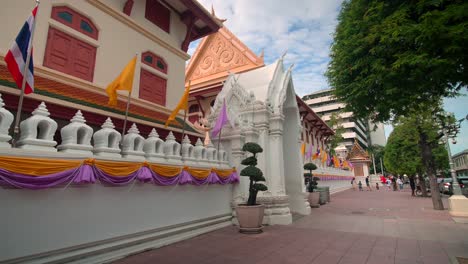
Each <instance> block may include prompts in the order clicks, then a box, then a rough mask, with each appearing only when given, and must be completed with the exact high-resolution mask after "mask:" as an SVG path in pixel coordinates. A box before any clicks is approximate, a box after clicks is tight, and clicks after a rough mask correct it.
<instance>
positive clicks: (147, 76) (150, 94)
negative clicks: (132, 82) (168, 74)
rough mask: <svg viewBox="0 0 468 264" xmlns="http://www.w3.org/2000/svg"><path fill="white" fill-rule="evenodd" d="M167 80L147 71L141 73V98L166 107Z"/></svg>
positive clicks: (143, 70)
mask: <svg viewBox="0 0 468 264" xmlns="http://www.w3.org/2000/svg"><path fill="white" fill-rule="evenodd" d="M166 87H167V80H166V79H164V78H162V77H160V76H158V75H156V74H153V73H151V72H149V71H147V70H145V69H141V73H140V98H141V99H144V100H147V101H150V102H153V103H156V104H159V105H163V106H165V105H166Z"/></svg>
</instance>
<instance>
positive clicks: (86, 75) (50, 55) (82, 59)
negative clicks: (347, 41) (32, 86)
mask: <svg viewBox="0 0 468 264" xmlns="http://www.w3.org/2000/svg"><path fill="white" fill-rule="evenodd" d="M95 62H96V47H93V46H91V45H89V44H88V43H85V42H83V41H81V40H78V39H76V38H74V37H72V36H70V35H68V34H66V33H64V32H61V31H59V30H58V29H55V28H49V35H48V38H47V45H46V51H45V56H44V66H46V67H49V68H51V69H54V70H57V71H60V72H63V73H66V74H70V75H73V76H75V77H78V78H81V79H83V80H87V81H90V82H91V81H93V75H94V64H95Z"/></svg>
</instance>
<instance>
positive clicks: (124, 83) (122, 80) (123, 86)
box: [106, 56, 137, 106]
mask: <svg viewBox="0 0 468 264" xmlns="http://www.w3.org/2000/svg"><path fill="white" fill-rule="evenodd" d="M136 61H137V56H135V57H134V58H133V59H132V60H131V61H130V62H129V63H128V64H127V66H125V68H124V69H123V70H122V72H121V73H120V75H119V76H117V78H115V80H114V81H112V82H111V83H110V84H109V85H108V86H107V88H106V93H107V95H108V96H109V105H112V106H114V105H117V90H124V91H128V92H129V95H128V96H130V92H131V91H132V87H133V79H134V76H135V66H136Z"/></svg>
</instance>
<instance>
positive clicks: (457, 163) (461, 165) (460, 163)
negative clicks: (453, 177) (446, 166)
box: [452, 149, 468, 176]
mask: <svg viewBox="0 0 468 264" xmlns="http://www.w3.org/2000/svg"><path fill="white" fill-rule="evenodd" d="M452 160H453V164H454V169H455V171H456V173H457V176H468V149H465V150H463V151H462V152H459V153H457V154H455V155H453V156H452Z"/></svg>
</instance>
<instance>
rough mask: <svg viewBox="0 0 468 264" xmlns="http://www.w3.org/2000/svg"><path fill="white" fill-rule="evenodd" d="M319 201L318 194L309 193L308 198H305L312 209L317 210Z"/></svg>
mask: <svg viewBox="0 0 468 264" xmlns="http://www.w3.org/2000/svg"><path fill="white" fill-rule="evenodd" d="M319 199H320V193H319V192H311V193H309V197H307V201H308V202H309V205H310V207H312V208H319V207H320V204H319Z"/></svg>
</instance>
